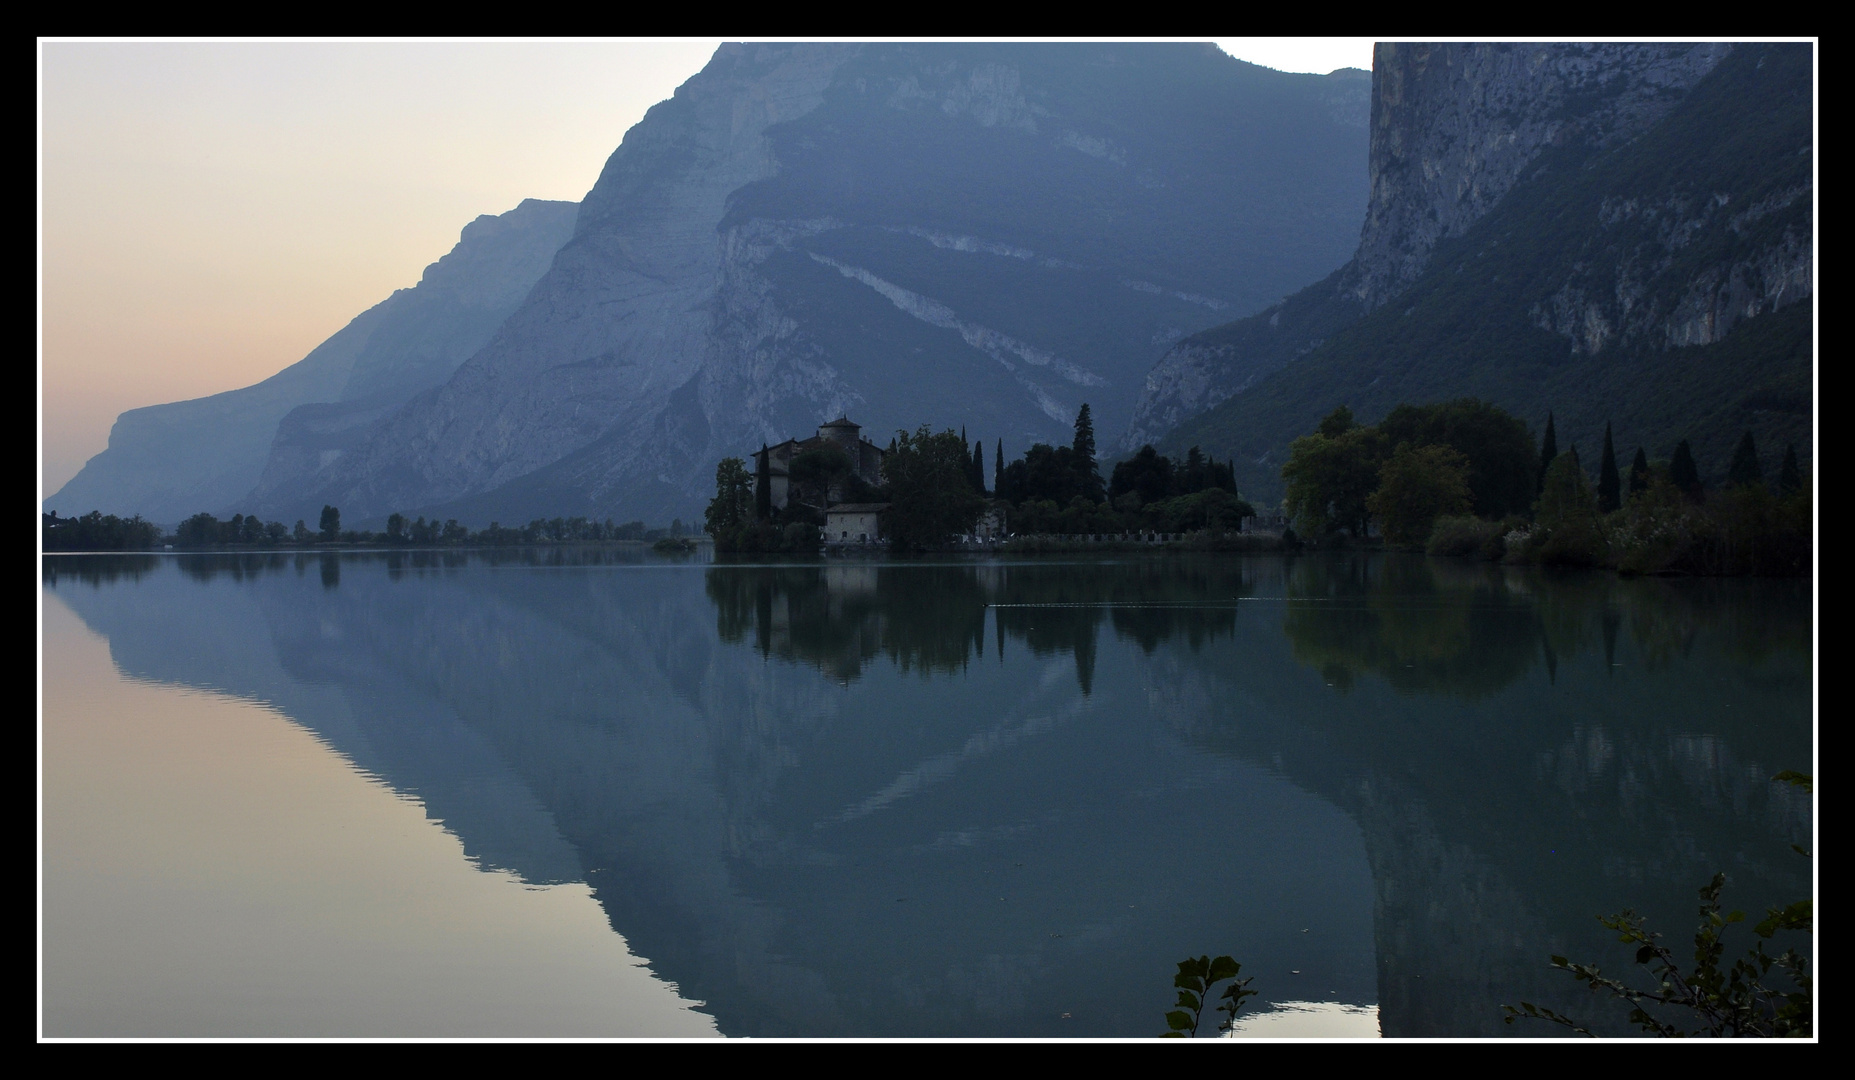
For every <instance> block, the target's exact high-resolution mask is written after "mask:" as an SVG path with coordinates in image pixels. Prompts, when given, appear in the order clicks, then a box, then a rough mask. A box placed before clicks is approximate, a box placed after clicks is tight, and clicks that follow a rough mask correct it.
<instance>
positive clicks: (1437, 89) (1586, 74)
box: [1122, 43, 1730, 450]
mask: <svg viewBox="0 0 1855 1080" xmlns="http://www.w3.org/2000/svg"><path fill="white" fill-rule="evenodd" d="M1729 51H1730V47H1729V46H1726V45H1720V44H1550V43H1512V44H1475V43H1458V44H1443V45H1432V44H1420V43H1404V44H1399V43H1385V44H1380V45H1379V46H1378V47H1377V48H1376V49H1375V50H1374V54H1373V82H1372V120H1371V125H1372V126H1371V133H1372V141H1371V152H1370V163H1371V195H1370V199H1369V201H1368V203H1367V210H1366V220H1365V224H1364V226H1363V228H1362V229H1361V232H1360V238H1359V247H1358V250H1357V251H1356V253H1355V254H1354V256H1353V259H1352V261H1351V262H1349V263H1348V264H1347V265H1346V267H1345V268H1343V269H1342V270H1341V271H1340V272H1339V273H1337V274H1335V275H1334V276H1333V277H1332V278H1330V279H1328V280H1326V281H1322V282H1321V283H1319V284H1318V285H1314V286H1310V287H1309V288H1308V289H1306V290H1304V291H1303V292H1301V293H1298V294H1296V295H1295V296H1293V297H1290V298H1288V299H1287V300H1284V301H1283V302H1282V303H1281V304H1279V305H1277V306H1275V307H1272V308H1271V309H1269V310H1267V311H1264V312H1262V313H1260V314H1258V315H1256V316H1254V317H1252V318H1250V319H1247V320H1243V321H1240V322H1238V323H1234V324H1230V325H1227V326H1221V327H1218V328H1215V329H1212V330H1208V331H1205V332H1204V333H1201V334H1199V335H1196V336H1194V337H1190V338H1187V339H1185V340H1184V341H1181V342H1180V343H1179V345H1178V346H1177V347H1175V348H1174V349H1173V351H1172V352H1170V353H1169V354H1168V355H1167V356H1166V357H1165V359H1164V360H1162V361H1161V362H1160V363H1159V364H1158V365H1157V366H1156V367H1155V368H1154V369H1153V371H1152V372H1151V373H1150V374H1149V375H1148V377H1147V379H1146V384H1145V387H1144V389H1143V392H1142V395H1141V398H1140V401H1139V403H1138V404H1137V405H1136V406H1135V409H1134V415H1133V420H1132V423H1131V424H1130V426H1129V428H1128V431H1127V434H1126V435H1125V436H1124V437H1123V439H1122V447H1123V448H1124V449H1127V450H1132V449H1134V448H1136V447H1138V446H1139V445H1141V444H1142V443H1145V442H1150V441H1154V440H1156V439H1158V438H1160V437H1161V436H1163V435H1164V434H1165V433H1166V432H1168V431H1170V430H1172V429H1173V428H1175V427H1177V426H1178V425H1179V424H1180V423H1182V422H1183V421H1185V420H1186V419H1188V418H1190V417H1192V416H1195V415H1197V414H1199V413H1201V412H1204V411H1205V410H1207V409H1209V408H1211V407H1213V406H1215V405H1217V404H1219V403H1220V402H1222V401H1224V400H1226V399H1228V398H1230V397H1231V396H1233V395H1235V394H1239V393H1242V392H1243V391H1244V390H1247V389H1248V388H1250V387H1251V386H1253V385H1255V384H1256V382H1257V381H1258V380H1259V379H1261V378H1263V377H1265V376H1267V375H1269V374H1270V373H1272V372H1273V371H1275V370H1277V369H1279V368H1281V367H1282V366H1283V365H1285V364H1287V363H1289V362H1291V361H1292V360H1294V359H1295V358H1297V357H1299V356H1302V355H1305V354H1306V353H1308V352H1309V351H1311V350H1312V349H1314V348H1316V347H1318V346H1319V345H1321V344H1322V343H1324V342H1325V341H1326V340H1327V339H1328V338H1330V337H1332V336H1333V334H1334V333H1336V332H1337V331H1338V330H1339V329H1340V328H1342V327H1344V326H1346V325H1348V324H1350V323H1351V322H1353V321H1354V320H1356V319H1358V318H1360V317H1361V316H1363V315H1365V314H1366V313H1368V312H1370V311H1372V310H1374V309H1376V308H1378V307H1379V306H1381V305H1383V304H1384V303H1386V302H1387V301H1388V300H1389V299H1390V298H1392V297H1393V296H1395V295H1397V294H1398V293H1399V292H1401V291H1402V290H1404V289H1406V288H1408V287H1409V286H1410V285H1411V284H1412V283H1413V282H1415V281H1416V280H1417V278H1418V277H1419V276H1420V275H1421V274H1422V273H1423V271H1424V269H1425V268H1426V267H1427V266H1428V265H1429V263H1430V259H1431V255H1432V253H1433V252H1434V251H1435V249H1436V246H1437V244H1439V243H1441V242H1443V241H1445V240H1448V239H1451V238H1454V237H1459V236H1461V235H1462V234H1463V233H1464V232H1466V231H1467V230H1468V229H1469V227H1470V226H1472V225H1473V224H1474V223H1475V222H1477V221H1479V220H1480V219H1481V218H1482V217H1483V216H1484V215H1485V214H1487V213H1488V211H1489V210H1491V209H1492V208H1493V207H1494V206H1495V205H1496V204H1497V203H1499V202H1500V200H1501V199H1502V198H1503V197H1504V196H1505V195H1506V194H1507V193H1508V192H1509V191H1510V190H1511V189H1512V188H1513V187H1514V185H1515V184H1516V183H1518V182H1519V181H1520V179H1521V177H1522V176H1523V175H1525V174H1526V172H1527V170H1528V169H1529V168H1530V167H1532V166H1533V165H1534V164H1535V163H1536V162H1537V160H1538V159H1539V157H1540V155H1541V154H1543V153H1545V152H1546V151H1547V150H1550V149H1554V148H1565V147H1575V146H1584V147H1592V148H1604V147H1610V146H1615V145H1619V144H1622V143H1626V142H1628V141H1629V140H1630V139H1632V138H1634V137H1636V136H1638V135H1640V134H1642V133H1643V132H1645V131H1647V130H1648V129H1649V128H1650V127H1651V126H1653V125H1654V123H1655V122H1656V121H1657V120H1659V119H1661V118H1662V117H1663V116H1665V115H1666V114H1667V113H1668V111H1669V109H1671V108H1672V107H1673V106H1674V104H1675V102H1677V101H1679V100H1680V99H1681V98H1682V96H1683V95H1684V94H1685V92H1686V91H1687V90H1688V89H1689V88H1691V87H1692V86H1693V85H1694V84H1695V83H1696V82H1697V81H1699V80H1700V79H1701V78H1702V77H1703V76H1705V75H1706V74H1707V73H1708V72H1709V71H1711V70H1712V69H1713V67H1714V66H1715V65H1716V64H1718V63H1719V61H1720V59H1721V58H1722V57H1723V56H1725V55H1726V53H1727V52H1729Z"/></svg>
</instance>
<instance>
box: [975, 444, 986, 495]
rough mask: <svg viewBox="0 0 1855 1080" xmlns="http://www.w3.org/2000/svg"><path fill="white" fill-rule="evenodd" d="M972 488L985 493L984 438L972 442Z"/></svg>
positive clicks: (982, 493)
mask: <svg viewBox="0 0 1855 1080" xmlns="http://www.w3.org/2000/svg"><path fill="white" fill-rule="evenodd" d="M973 490H974V491H977V492H978V493H979V494H981V495H984V494H985V440H984V439H980V440H978V441H976V442H974V443H973Z"/></svg>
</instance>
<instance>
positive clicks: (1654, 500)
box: [1282, 401, 1813, 575]
mask: <svg viewBox="0 0 1855 1080" xmlns="http://www.w3.org/2000/svg"><path fill="white" fill-rule="evenodd" d="M1465 418H1466V420H1465ZM1548 422H1549V424H1550V420H1549V421H1548ZM1547 434H1548V436H1549V439H1548V441H1547V442H1546V444H1545V445H1544V446H1543V447H1542V448H1541V450H1540V453H1539V455H1538V459H1537V461H1538V464H1537V466H1536V464H1535V456H1534V453H1533V450H1532V449H1531V440H1530V437H1529V436H1528V435H1527V433H1526V429H1525V427H1524V425H1521V424H1520V423H1519V421H1518V420H1517V419H1515V418H1514V417H1512V416H1509V415H1507V414H1506V413H1505V412H1503V411H1502V410H1500V409H1498V408H1496V407H1494V406H1492V405H1488V404H1487V403H1485V402H1477V401H1453V402H1444V403H1442V404H1440V405H1429V406H1410V405H1400V406H1398V407H1397V408H1395V409H1393V410H1392V411H1391V413H1390V414H1389V416H1388V417H1387V418H1386V421H1385V422H1383V423H1381V424H1379V425H1378V426H1376V427H1362V426H1360V425H1359V424H1357V423H1356V422H1354V420H1353V415H1352V412H1351V410H1348V409H1346V408H1344V407H1342V408H1339V409H1336V410H1334V411H1333V412H1332V413H1329V414H1328V415H1327V417H1326V418H1325V419H1323V420H1322V421H1321V423H1320V425H1319V428H1318V429H1317V430H1316V431H1315V432H1314V433H1313V434H1311V435H1305V436H1303V437H1301V438H1299V439H1296V440H1295V441H1294V443H1293V444H1291V447H1290V454H1289V459H1288V462H1287V464H1285V465H1284V466H1283V467H1282V477H1283V480H1284V482H1285V484H1286V487H1287V490H1288V494H1287V497H1286V499H1285V500H1284V505H1285V507H1286V509H1287V511H1288V513H1289V514H1290V515H1291V516H1292V518H1293V519H1294V521H1295V525H1296V528H1297V529H1298V530H1299V531H1300V533H1301V534H1302V535H1303V536H1306V537H1308V538H1310V539H1313V540H1315V541H1322V540H1327V539H1329V538H1333V537H1336V536H1339V535H1344V536H1347V537H1349V538H1351V539H1352V540H1355V541H1356V540H1362V539H1365V538H1366V537H1368V536H1369V535H1371V532H1372V527H1373V526H1374V525H1377V526H1378V527H1379V531H1380V532H1382V535H1383V538H1384V540H1385V542H1386V543H1388V544H1391V545H1393V546H1397V547H1406V548H1419V549H1423V550H1427V551H1428V552H1430V553H1431V554H1433V555H1464V556H1478V557H1480V558H1484V559H1491V560H1492V559H1505V560H1507V561H1510V562H1536V563H1541V564H1545V565H1553V566H1582V567H1599V566H1602V567H1610V568H1614V569H1617V570H1621V571H1623V572H1625V573H1635V574H1663V573H1685V574H1710V575H1713V574H1727V575H1740V574H1759V575H1796V574H1804V573H1808V572H1809V568H1810V551H1811V526H1812V514H1813V503H1812V502H1811V497H1810V495H1809V493H1808V491H1807V485H1806V484H1805V483H1804V479H1803V475H1802V472H1801V470H1800V469H1799V468H1798V466H1797V463H1796V448H1795V447H1794V446H1792V447H1788V448H1787V449H1786V452H1785V458H1784V461H1785V464H1783V465H1782V466H1780V468H1779V470H1778V472H1779V479H1778V482H1777V484H1776V487H1775V490H1774V488H1773V487H1772V486H1768V485H1767V484H1766V483H1765V482H1764V480H1763V477H1764V476H1765V475H1766V472H1765V469H1764V468H1763V466H1762V465H1761V464H1760V462H1759V457H1758V450H1757V442H1756V440H1755V439H1754V438H1753V436H1752V434H1751V432H1746V433H1745V434H1744V435H1743V437H1742V438H1741V439H1740V441H1739V448H1738V450H1737V451H1736V460H1735V463H1734V465H1733V467H1732V469H1730V470H1729V473H1730V475H1731V476H1733V477H1736V478H1737V479H1736V480H1734V481H1730V482H1729V483H1727V484H1726V485H1725V486H1724V487H1723V488H1721V489H1719V490H1716V491H1712V492H1709V491H1708V490H1707V488H1706V486H1705V485H1704V484H1702V483H1701V481H1700V478H1699V472H1698V470H1697V469H1696V467H1695V465H1694V459H1693V455H1692V453H1691V452H1690V451H1689V449H1688V444H1687V441H1686V440H1682V441H1681V442H1680V443H1678V444H1676V446H1675V450H1674V454H1673V456H1672V459H1671V460H1670V461H1669V462H1667V463H1666V464H1656V465H1652V464H1651V463H1650V462H1649V459H1648V455H1647V454H1646V452H1645V451H1644V450H1643V449H1642V448H1641V447H1638V448H1637V450H1636V457H1635V461H1634V463H1633V464H1632V465H1631V468H1630V479H1629V490H1628V492H1627V494H1625V493H1624V492H1623V490H1622V488H1623V484H1622V478H1621V477H1620V475H1619V474H1618V472H1617V467H1616V453H1615V447H1614V444H1613V440H1612V439H1611V431H1610V428H1609V425H1606V427H1605V439H1604V455H1603V458H1602V461H1601V463H1600V467H1599V475H1598V478H1597V481H1596V483H1595V485H1594V484H1593V482H1592V479H1591V477H1590V476H1588V475H1587V474H1586V472H1585V469H1584V466H1583V464H1582V463H1581V462H1580V460H1579V456H1578V450H1577V448H1576V447H1572V448H1571V449H1569V450H1567V451H1566V452H1564V453H1557V452H1556V446H1555V444H1556V439H1551V438H1550V436H1551V435H1552V434H1553V432H1552V429H1551V427H1550V426H1549V427H1548V429H1547ZM1465 435H1466V436H1479V437H1465ZM1452 440H1453V441H1452ZM1462 447H1468V448H1469V451H1470V452H1469V453H1465V452H1463V450H1462V449H1461V448H1462ZM1471 454H1473V455H1475V456H1471ZM1477 457H1479V459H1480V460H1479V470H1480V471H1479V472H1477V468H1478V462H1477V460H1476V459H1477ZM1536 467H1538V468H1540V469H1541V470H1542V475H1540V477H1539V480H1538V487H1539V495H1538V498H1537V499H1535V500H1531V505H1530V506H1525V505H1524V504H1523V509H1524V510H1530V513H1526V512H1503V513H1485V512H1483V511H1482V507H1484V506H1489V507H1490V508H1491V509H1492V508H1499V509H1501V510H1506V508H1507V506H1508V505H1509V499H1511V498H1512V497H1513V493H1517V492H1520V491H1524V490H1527V489H1530V488H1531V487H1532V486H1533V485H1534V481H1533V479H1532V476H1533V470H1534V469H1535V468H1536ZM1478 476H1479V477H1481V478H1484V479H1483V480H1482V482H1483V483H1486V484H1489V485H1494V486H1497V487H1498V489H1499V490H1501V491H1502V492H1503V495H1502V497H1501V498H1500V499H1498V500H1495V499H1490V500H1485V501H1484V500H1482V499H1479V498H1477V495H1478V494H1479V493H1478V491H1477V489H1476V488H1475V483H1476V481H1477V477H1478ZM1613 500H1614V501H1613ZM1607 506H1609V507H1611V509H1606V507H1607ZM1471 510H1474V511H1475V512H1474V513H1471Z"/></svg>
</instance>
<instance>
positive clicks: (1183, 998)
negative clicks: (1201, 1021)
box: [1173, 990, 1199, 1012]
mask: <svg viewBox="0 0 1855 1080" xmlns="http://www.w3.org/2000/svg"><path fill="white" fill-rule="evenodd" d="M1173 1004H1175V1005H1177V1006H1179V1007H1180V1008H1182V1009H1190V1010H1192V1011H1193V1012H1196V1011H1198V1007H1199V1001H1198V995H1197V994H1194V993H1192V992H1191V991H1190V990H1181V991H1179V1000H1178V1001H1176V1002H1174V1003H1173Z"/></svg>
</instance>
